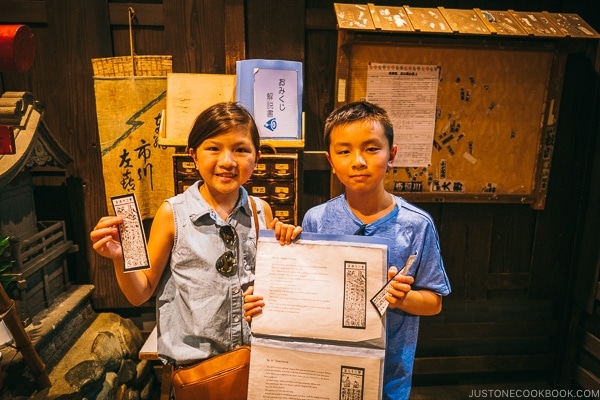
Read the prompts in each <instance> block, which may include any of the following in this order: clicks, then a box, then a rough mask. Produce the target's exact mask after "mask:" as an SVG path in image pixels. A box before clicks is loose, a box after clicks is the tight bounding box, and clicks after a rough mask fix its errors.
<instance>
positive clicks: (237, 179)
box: [189, 127, 259, 195]
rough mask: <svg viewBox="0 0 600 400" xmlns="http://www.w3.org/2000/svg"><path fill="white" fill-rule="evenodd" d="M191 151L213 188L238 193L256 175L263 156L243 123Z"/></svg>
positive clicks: (219, 191) (216, 190) (215, 190)
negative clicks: (241, 125)
mask: <svg viewBox="0 0 600 400" xmlns="http://www.w3.org/2000/svg"><path fill="white" fill-rule="evenodd" d="M189 152H190V155H191V156H192V158H193V159H194V162H195V163H196V168H198V172H200V175H201V176H202V179H203V180H204V184H205V185H207V187H208V189H209V190H211V191H213V192H217V193H221V194H231V193H235V194H236V195H237V193H238V190H239V188H240V186H241V185H243V184H244V183H246V181H248V179H249V178H250V176H251V175H252V172H253V171H254V166H255V165H256V162H257V161H258V156H259V155H258V154H257V153H256V150H255V148H254V145H253V144H252V138H251V136H250V133H249V132H248V130H247V129H245V128H243V127H240V128H232V129H229V130H227V131H225V132H223V133H221V134H218V135H216V136H213V137H211V138H208V139H206V140H204V141H203V142H202V143H200V144H199V145H198V147H196V148H195V149H190V151H189Z"/></svg>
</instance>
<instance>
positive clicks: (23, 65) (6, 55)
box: [0, 25, 35, 72]
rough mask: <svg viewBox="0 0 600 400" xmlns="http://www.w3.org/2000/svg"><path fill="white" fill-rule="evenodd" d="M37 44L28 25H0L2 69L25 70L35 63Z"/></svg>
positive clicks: (0, 64) (0, 63)
mask: <svg viewBox="0 0 600 400" xmlns="http://www.w3.org/2000/svg"><path fill="white" fill-rule="evenodd" d="M34 56H35V44H34V41H33V33H32V32H31V29H29V27H27V26H26V25H0V71H18V72H25V71H27V70H28V69H29V68H30V67H31V64H33V58H34Z"/></svg>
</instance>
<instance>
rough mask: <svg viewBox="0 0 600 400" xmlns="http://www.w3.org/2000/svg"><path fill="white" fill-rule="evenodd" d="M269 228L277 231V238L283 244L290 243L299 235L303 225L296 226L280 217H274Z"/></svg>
mask: <svg viewBox="0 0 600 400" xmlns="http://www.w3.org/2000/svg"><path fill="white" fill-rule="evenodd" d="M269 229H272V230H274V231H275V239H277V240H278V241H279V243H281V244H282V245H284V244H290V243H292V241H293V240H294V239H296V238H297V237H298V235H299V234H300V233H301V232H302V227H301V226H295V225H292V224H284V223H283V222H281V221H280V220H279V219H278V218H274V219H273V221H272V222H271V223H270V224H269Z"/></svg>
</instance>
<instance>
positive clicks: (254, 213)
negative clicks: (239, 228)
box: [248, 196, 258, 239]
mask: <svg viewBox="0 0 600 400" xmlns="http://www.w3.org/2000/svg"><path fill="white" fill-rule="evenodd" d="M248 198H249V199H250V205H251V206H252V216H253V217H254V228H255V229H256V238H257V239H258V213H257V212H256V203H255V202H254V197H252V196H248Z"/></svg>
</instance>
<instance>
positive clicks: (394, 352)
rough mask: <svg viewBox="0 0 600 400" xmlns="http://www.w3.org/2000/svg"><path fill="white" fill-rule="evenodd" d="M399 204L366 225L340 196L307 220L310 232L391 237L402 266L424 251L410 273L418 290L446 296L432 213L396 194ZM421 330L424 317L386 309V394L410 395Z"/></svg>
mask: <svg viewBox="0 0 600 400" xmlns="http://www.w3.org/2000/svg"><path fill="white" fill-rule="evenodd" d="M394 198H395V199H396V206H395V207H394V209H393V210H392V211H391V212H390V213H389V214H387V215H385V216H384V217H382V218H380V219H378V220H377V221H374V222H372V223H370V224H367V225H365V224H363V223H362V221H361V220H360V219H358V217H356V215H354V213H353V212H352V211H351V210H350V208H349V207H348V203H347V202H346V196H345V195H343V194H342V195H340V196H338V197H336V198H333V199H331V200H329V201H328V202H326V203H323V204H320V205H318V206H316V207H313V208H311V209H310V210H308V211H307V212H306V215H305V216H304V220H303V221H302V229H303V231H305V232H313V233H326V234H338V235H353V234H357V232H359V233H360V234H362V235H365V236H379V237H385V238H387V239H389V240H390V242H391V245H390V247H389V248H388V260H389V263H390V266H392V265H393V266H396V267H398V269H401V268H402V267H403V266H404V264H405V263H406V260H407V259H408V257H409V256H410V255H411V254H415V252H418V255H417V258H416V259H415V261H414V263H413V264H412V266H411V268H410V270H409V271H408V275H410V276H413V277H414V278H415V282H414V283H413V285H412V288H413V290H418V289H427V290H430V291H432V292H434V293H436V294H438V295H440V296H446V295H448V294H449V293H450V282H449V281H448V277H447V276H446V272H445V270H444V264H443V261H442V257H441V254H440V245H439V239H438V234H437V231H436V229H435V225H434V223H433V220H432V219H431V216H429V214H427V213H426V212H425V211H423V210H421V209H419V208H418V207H415V206H414V205H412V204H410V203H407V202H406V201H405V200H404V199H402V198H400V197H397V196H394ZM418 334H419V317H418V316H416V315H412V314H407V313H405V312H404V311H400V310H397V309H388V311H387V312H386V349H385V372H384V380H383V385H384V387H383V398H384V399H389V400H401V399H408V398H409V395H410V389H411V384H412V370H413V364H414V358H415V350H416V347H417V337H418Z"/></svg>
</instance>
